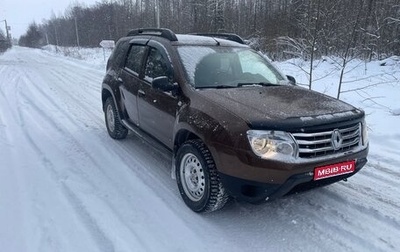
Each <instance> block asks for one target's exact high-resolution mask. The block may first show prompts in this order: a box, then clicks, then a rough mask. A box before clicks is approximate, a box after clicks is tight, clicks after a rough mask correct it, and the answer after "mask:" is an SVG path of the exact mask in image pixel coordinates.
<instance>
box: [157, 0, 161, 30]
mask: <svg viewBox="0 0 400 252" xmlns="http://www.w3.org/2000/svg"><path fill="white" fill-rule="evenodd" d="M156 26H157V28H160V0H156Z"/></svg>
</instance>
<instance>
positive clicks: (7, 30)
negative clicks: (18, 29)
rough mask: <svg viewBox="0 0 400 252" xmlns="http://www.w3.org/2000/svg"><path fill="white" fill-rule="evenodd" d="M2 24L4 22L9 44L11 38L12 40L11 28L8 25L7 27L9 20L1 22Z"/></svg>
mask: <svg viewBox="0 0 400 252" xmlns="http://www.w3.org/2000/svg"><path fill="white" fill-rule="evenodd" d="M0 22H4V24H5V27H6V36H7V40H8V42H10V43H11V38H10V33H9V30H10V27H8V25H7V20H6V19H4V20H1V21H0Z"/></svg>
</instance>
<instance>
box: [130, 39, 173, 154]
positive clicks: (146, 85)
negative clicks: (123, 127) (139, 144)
mask: <svg viewBox="0 0 400 252" xmlns="http://www.w3.org/2000/svg"><path fill="white" fill-rule="evenodd" d="M160 76H167V77H168V78H169V79H170V81H173V76H172V66H171V63H170V62H169V61H168V60H167V57H166V54H165V52H163V51H162V50H161V49H157V48H155V47H149V51H148V57H147V60H146V63H145V71H144V79H143V80H142V81H141V85H140V89H139V91H138V110H139V124H140V128H142V129H143V130H144V131H146V132H148V133H149V134H151V135H153V136H154V137H156V138H157V139H158V140H160V141H161V142H162V143H163V144H165V145H166V146H168V147H170V148H172V146H173V139H172V137H173V126H174V122H175V118H176V111H177V106H178V99H177V97H176V96H175V95H173V94H172V93H171V92H162V91H161V90H157V89H154V88H152V86H151V82H152V80H153V79H154V78H156V77H160Z"/></svg>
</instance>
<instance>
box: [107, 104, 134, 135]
mask: <svg viewBox="0 0 400 252" xmlns="http://www.w3.org/2000/svg"><path fill="white" fill-rule="evenodd" d="M104 115H105V121H106V127H107V131H108V134H109V135H110V136H111V137H112V138H114V139H123V138H125V137H126V136H127V135H128V129H127V128H125V126H124V125H122V122H121V119H120V118H119V116H118V111H117V108H116V107H115V104H114V100H113V98H112V97H108V98H107V100H106V102H105V103H104Z"/></svg>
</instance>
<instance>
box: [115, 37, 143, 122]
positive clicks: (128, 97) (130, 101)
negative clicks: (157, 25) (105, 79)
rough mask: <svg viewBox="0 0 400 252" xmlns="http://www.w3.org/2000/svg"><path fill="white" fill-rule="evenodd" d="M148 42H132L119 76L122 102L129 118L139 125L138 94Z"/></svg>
mask: <svg viewBox="0 0 400 252" xmlns="http://www.w3.org/2000/svg"><path fill="white" fill-rule="evenodd" d="M146 43H147V40H138V41H135V42H133V43H131V47H130V49H129V52H128V55H127V58H126V60H125V66H124V68H123V69H122V71H121V73H120V76H119V81H120V82H121V85H120V91H121V95H122V102H123V103H124V105H125V109H126V113H127V115H128V120H129V121H130V122H131V123H133V124H135V125H139V114H138V104H137V95H138V91H139V87H140V78H141V73H142V67H143V60H144V56H145V55H146V45H145V44H146Z"/></svg>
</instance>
